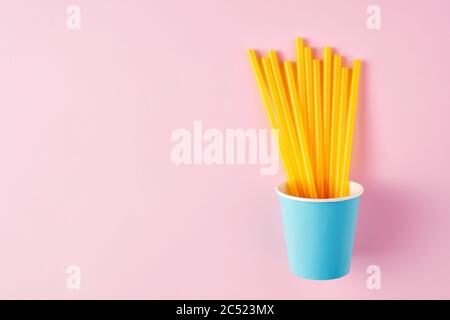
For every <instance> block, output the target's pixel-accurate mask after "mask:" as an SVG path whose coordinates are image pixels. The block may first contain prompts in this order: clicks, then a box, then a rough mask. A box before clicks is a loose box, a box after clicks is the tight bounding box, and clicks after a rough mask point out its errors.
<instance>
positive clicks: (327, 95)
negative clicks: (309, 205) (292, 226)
mask: <svg viewBox="0 0 450 320" xmlns="http://www.w3.org/2000/svg"><path fill="white" fill-rule="evenodd" d="M323 126H324V136H323V145H324V146H323V149H324V170H325V175H324V185H325V196H326V197H330V196H329V183H330V179H329V174H328V172H329V170H328V167H329V163H330V161H331V160H330V142H331V48H324V49H323Z"/></svg>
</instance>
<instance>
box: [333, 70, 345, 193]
mask: <svg viewBox="0 0 450 320" xmlns="http://www.w3.org/2000/svg"><path fill="white" fill-rule="evenodd" d="M339 100H340V101H339V110H338V144H337V155H338V159H337V160H338V161H337V170H336V181H337V184H336V189H335V191H336V196H337V197H341V196H342V193H343V190H342V189H341V186H342V180H343V179H344V154H343V153H344V139H345V123H346V117H347V103H348V68H346V67H342V75H341V93H340V99H339Z"/></svg>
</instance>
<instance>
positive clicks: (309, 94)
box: [304, 47, 317, 177]
mask: <svg viewBox="0 0 450 320" xmlns="http://www.w3.org/2000/svg"><path fill="white" fill-rule="evenodd" d="M304 51H305V88H306V106H307V107H306V110H307V115H306V116H307V119H308V129H309V133H308V137H309V138H308V140H309V147H310V149H311V152H310V154H311V162H312V167H313V173H314V177H316V176H317V168H316V157H317V152H316V150H315V143H314V132H315V128H314V88H313V74H312V73H313V72H312V52H311V48H308V47H305V50H304Z"/></svg>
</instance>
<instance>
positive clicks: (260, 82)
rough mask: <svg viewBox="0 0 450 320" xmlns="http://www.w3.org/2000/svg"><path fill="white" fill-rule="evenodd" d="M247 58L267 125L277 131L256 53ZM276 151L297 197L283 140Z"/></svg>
mask: <svg viewBox="0 0 450 320" xmlns="http://www.w3.org/2000/svg"><path fill="white" fill-rule="evenodd" d="M248 56H249V58H250V63H251V65H252V69H253V72H254V74H255V78H256V82H257V85H258V89H259V92H260V94H261V97H262V100H263V104H264V109H265V110H266V114H267V118H268V119H269V124H270V126H271V128H272V129H279V127H278V124H277V120H276V117H275V113H274V110H273V107H272V102H271V100H270V96H269V92H268V89H267V85H266V81H265V78H264V74H263V72H262V70H261V66H260V62H259V59H258V58H257V56H256V52H255V51H254V50H249V51H248ZM278 149H279V151H280V156H281V162H282V163H283V167H284V168H285V170H286V177H287V185H288V189H289V190H290V192H293V193H295V194H297V195H298V194H299V190H298V188H297V187H296V185H295V174H294V173H293V169H292V164H291V163H290V161H289V158H288V155H287V152H286V151H287V149H286V146H285V143H284V140H281V141H279V144H278Z"/></svg>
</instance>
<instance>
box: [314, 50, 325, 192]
mask: <svg viewBox="0 0 450 320" xmlns="http://www.w3.org/2000/svg"><path fill="white" fill-rule="evenodd" d="M313 78H314V81H313V87H314V128H315V134H314V142H315V147H314V150H315V152H316V170H317V171H316V175H315V178H316V185H317V193H318V195H319V198H324V197H325V189H324V175H325V172H324V169H325V168H324V161H323V160H324V159H323V119H322V88H321V76H320V60H318V59H314V60H313Z"/></svg>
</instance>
